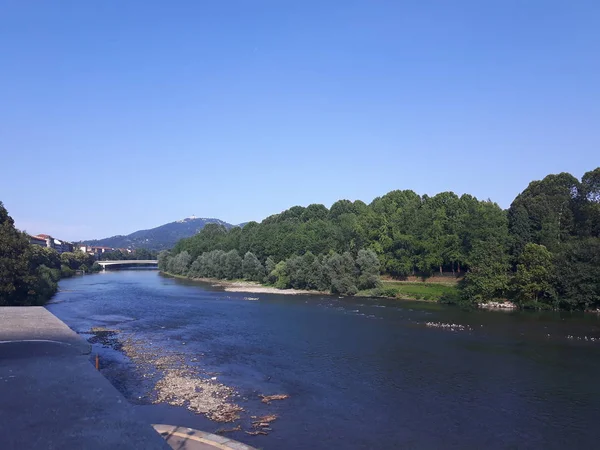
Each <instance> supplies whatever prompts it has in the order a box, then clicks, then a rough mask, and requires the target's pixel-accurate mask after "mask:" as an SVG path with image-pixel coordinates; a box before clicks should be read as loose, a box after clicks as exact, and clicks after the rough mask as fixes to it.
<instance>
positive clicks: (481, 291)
mask: <svg viewBox="0 0 600 450" xmlns="http://www.w3.org/2000/svg"><path fill="white" fill-rule="evenodd" d="M470 266H471V268H470V270H469V272H468V273H467V275H466V276H465V278H464V281H463V284H462V286H461V290H462V294H463V297H464V298H465V299H466V300H467V301H469V302H473V303H482V302H487V301H490V300H496V299H504V298H506V294H507V290H508V281H509V275H508V272H509V268H510V266H509V263H508V254H507V252H506V249H505V248H504V247H503V246H502V245H501V244H500V243H498V242H495V241H491V242H485V241H478V242H476V243H475V244H474V246H473V252H472V253H471V261H470Z"/></svg>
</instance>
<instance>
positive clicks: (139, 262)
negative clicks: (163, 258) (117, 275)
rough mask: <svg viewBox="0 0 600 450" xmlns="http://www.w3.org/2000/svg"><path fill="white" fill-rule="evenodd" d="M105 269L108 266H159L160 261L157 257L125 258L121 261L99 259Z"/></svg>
mask: <svg viewBox="0 0 600 450" xmlns="http://www.w3.org/2000/svg"><path fill="white" fill-rule="evenodd" d="M97 262H98V264H100V265H101V266H102V269H103V270H106V268H107V267H114V268H119V267H131V266H152V267H158V261H157V260H155V259H123V260H119V261H97Z"/></svg>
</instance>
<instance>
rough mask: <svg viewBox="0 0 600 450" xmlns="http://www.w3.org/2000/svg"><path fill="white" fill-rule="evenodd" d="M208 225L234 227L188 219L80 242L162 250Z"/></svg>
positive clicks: (210, 221)
mask: <svg viewBox="0 0 600 450" xmlns="http://www.w3.org/2000/svg"><path fill="white" fill-rule="evenodd" d="M209 223H215V224H218V225H223V226H224V227H225V228H227V229H230V228H232V227H233V226H234V225H231V224H229V223H227V222H223V221H222V220H219V219H211V218H196V217H188V218H186V219H183V220H178V221H176V222H171V223H167V224H165V225H161V226H159V227H156V228H152V229H149V230H139V231H136V232H134V233H131V234H128V235H127V236H123V235H118V236H112V237H108V238H104V239H93V240H87V241H82V242H83V243H85V244H87V245H98V246H105V247H113V248H131V249H134V248H147V249H148V250H164V249H169V248H171V247H173V246H174V245H175V243H176V242H177V241H179V240H180V239H183V238H188V237H191V236H194V235H195V234H196V233H197V232H198V231H200V230H201V229H202V228H204V226H205V225H206V224H209Z"/></svg>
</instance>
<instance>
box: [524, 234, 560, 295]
mask: <svg viewBox="0 0 600 450" xmlns="http://www.w3.org/2000/svg"><path fill="white" fill-rule="evenodd" d="M553 275H554V264H553V262H552V254H551V253H550V252H549V251H548V249H547V248H546V247H544V246H543V245H538V244H533V243H531V242H530V243H528V244H526V245H525V248H524V249H523V253H522V254H521V256H520V257H519V264H518V265H517V271H516V273H515V275H514V278H513V288H514V290H515V298H516V299H517V301H519V302H520V303H521V304H527V303H531V302H533V303H534V304H535V303H537V302H542V303H547V304H554V300H555V299H556V292H555V290H554V287H553Z"/></svg>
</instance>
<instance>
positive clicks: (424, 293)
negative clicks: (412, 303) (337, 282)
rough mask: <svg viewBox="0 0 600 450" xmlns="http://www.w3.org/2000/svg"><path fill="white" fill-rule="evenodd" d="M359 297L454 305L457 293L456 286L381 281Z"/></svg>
mask: <svg viewBox="0 0 600 450" xmlns="http://www.w3.org/2000/svg"><path fill="white" fill-rule="evenodd" d="M359 295H361V296H376V297H392V298H402V299H407V300H427V301H444V300H445V302H446V303H456V302H457V301H456V300H457V297H458V295H459V291H458V289H457V287H456V285H448V284H441V283H424V282H406V281H382V282H381V284H380V287H377V288H375V289H369V290H364V291H361V292H360V293H359ZM451 299H452V300H453V301H450V300H451Z"/></svg>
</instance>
